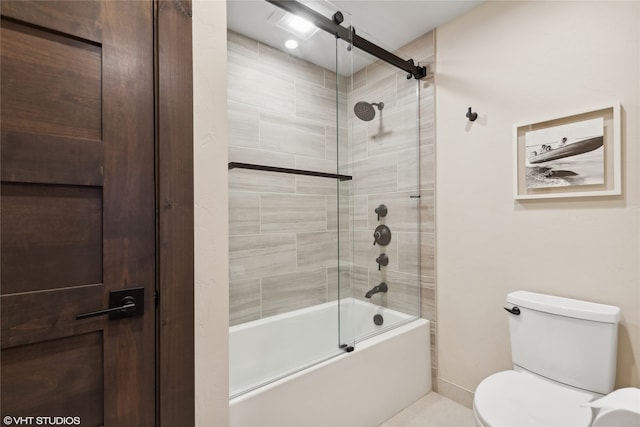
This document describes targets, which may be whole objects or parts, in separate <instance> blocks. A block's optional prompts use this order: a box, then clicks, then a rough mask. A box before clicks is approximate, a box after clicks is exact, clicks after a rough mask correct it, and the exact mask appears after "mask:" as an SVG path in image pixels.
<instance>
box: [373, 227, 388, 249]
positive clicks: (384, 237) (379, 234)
mask: <svg viewBox="0 0 640 427" xmlns="http://www.w3.org/2000/svg"><path fill="white" fill-rule="evenodd" d="M390 241H391V230H390V229H389V227H387V226H386V225H384V224H382V225H379V226H377V227H376V230H375V231H374V232H373V246H375V245H376V243H377V244H379V245H380V246H387V245H388V244H389V242H390Z"/></svg>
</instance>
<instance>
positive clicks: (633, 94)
mask: <svg viewBox="0 0 640 427" xmlns="http://www.w3.org/2000/svg"><path fill="white" fill-rule="evenodd" d="M436 61H437V64H436V116H437V122H436V128H437V147H436V152H437V154H436V165H437V179H436V185H437V187H436V190H437V202H436V206H437V229H436V235H437V236H438V237H437V239H438V241H437V250H436V254H437V289H438V291H437V303H438V361H439V369H438V372H439V382H438V386H439V391H440V392H441V393H444V394H446V395H449V396H450V397H453V398H455V399H456V400H458V401H461V402H464V403H466V404H469V403H470V399H471V397H472V396H471V393H470V392H471V391H473V390H474V389H475V387H476V386H477V385H478V383H479V382H480V381H481V380H482V379H483V378H484V377H486V376H487V375H489V374H491V373H493V372H497V371H500V370H505V369H510V368H511V359H510V358H511V353H510V349H509V336H508V325H507V318H506V315H505V312H504V310H502V307H503V304H504V300H505V296H506V294H507V293H508V292H510V291H512V290H517V289H525V290H530V291H536V292H543V293H549V294H556V295H561V296H566V297H571V298H578V299H584V300H589V301H595V302H601V303H606V304H614V305H617V306H619V307H621V309H622V323H621V327H620V329H619V332H620V333H619V346H618V373H617V380H616V386H617V387H622V386H628V385H635V386H639V385H640V374H639V369H640V270H639V264H640V247H639V246H640V215H639V213H640V210H639V203H640V201H639V199H640V177H639V171H640V149H639V147H638V140H639V139H640V125H639V116H640V3H638V2H633V1H632V2H612V1H603V2H536V1H533V2H526V1H522V2H493V1H492V2H487V3H485V4H483V5H481V6H479V7H477V8H476V9H473V10H472V11H471V12H470V13H468V14H466V15H465V16H463V17H460V18H458V19H456V20H454V21H452V22H450V23H448V24H446V25H444V26H443V27H441V28H439V29H438V30H437V34H436ZM611 100H619V101H620V103H621V105H622V144H623V156H624V157H623V162H622V163H623V171H622V172H623V181H622V182H623V195H622V196H621V197H608V198H602V197H599V198H581V199H563V200H547V201H545V200H537V201H523V202H517V201H514V199H513V195H512V145H513V142H512V126H513V124H514V123H523V122H525V123H526V122H527V121H529V120H531V121H537V120H538V119H540V118H545V117H554V116H558V117H561V116H563V115H565V114H567V113H571V112H575V111H580V110H582V109H588V108H590V107H595V106H599V105H602V104H606V103H608V102H610V101H611ZM469 106H471V107H473V108H474V110H476V111H477V112H478V114H479V118H478V120H477V121H476V122H475V123H473V124H472V125H470V126H469V122H468V121H467V120H466V117H465V113H466V109H467V108H468V107H469Z"/></svg>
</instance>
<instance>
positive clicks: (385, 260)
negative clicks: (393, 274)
mask: <svg viewBox="0 0 640 427" xmlns="http://www.w3.org/2000/svg"><path fill="white" fill-rule="evenodd" d="M376 262H377V263H378V271H380V268H381V267H386V266H387V265H389V257H388V256H387V254H380V256H379V257H378V258H376Z"/></svg>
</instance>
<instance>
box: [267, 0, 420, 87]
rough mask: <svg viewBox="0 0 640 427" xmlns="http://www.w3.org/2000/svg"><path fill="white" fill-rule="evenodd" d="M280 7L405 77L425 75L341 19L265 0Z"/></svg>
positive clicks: (281, 0) (286, 0) (280, 0)
mask: <svg viewBox="0 0 640 427" xmlns="http://www.w3.org/2000/svg"><path fill="white" fill-rule="evenodd" d="M265 1H267V2H269V3H271V4H273V5H274V6H277V7H279V8H280V9H282V10H284V11H287V12H289V13H292V14H294V15H296V16H299V17H300V18H303V19H306V20H307V21H310V22H311V23H312V24H313V25H315V26H316V27H318V28H320V29H321V30H323V31H326V32H327V33H330V34H333V35H334V36H336V37H337V38H339V39H342V40H344V41H346V42H348V43H352V44H353V45H354V46H355V47H357V48H358V49H361V50H363V51H365V52H367V53H369V54H371V55H373V56H375V57H376V58H378V59H381V60H383V61H385V62H387V63H389V64H391V65H393V66H395V67H397V68H400V69H401V70H403V71H406V72H407V73H408V75H407V78H408V79H410V78H411V77H413V78H415V79H416V80H419V79H421V78H423V77H426V75H427V68H426V67H422V66H419V65H415V63H414V61H413V59H408V60H404V59H402V58H400V57H399V56H397V55H394V54H393V53H391V52H389V51H388V50H385V49H383V48H381V47H380V46H378V45H376V44H374V43H371V42H370V41H369V40H367V39H365V38H362V37H360V36H359V35H357V34H356V30H355V28H353V27H352V26H350V27H349V28H345V27H343V26H341V25H340V23H341V22H342V20H341V19H337V18H334V20H331V19H329V18H327V17H325V16H324V15H322V14H320V13H318V12H316V11H315V10H313V9H311V8H310V7H308V6H305V5H304V4H302V3H299V2H297V1H292V0H265ZM336 16H342V14H341V13H340V12H337V13H336V14H335V15H334V17H336Z"/></svg>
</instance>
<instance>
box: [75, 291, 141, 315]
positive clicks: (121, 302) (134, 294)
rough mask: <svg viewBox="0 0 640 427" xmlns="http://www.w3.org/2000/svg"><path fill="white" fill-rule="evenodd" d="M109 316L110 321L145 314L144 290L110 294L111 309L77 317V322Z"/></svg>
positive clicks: (112, 292)
mask: <svg viewBox="0 0 640 427" xmlns="http://www.w3.org/2000/svg"><path fill="white" fill-rule="evenodd" d="M107 314H108V315H109V319H120V318H123V317H132V316H140V315H142V314H144V288H133V289H120V290H117V291H111V292H110V293H109V308H106V309H104V310H97V311H90V312H88V313H80V314H77V315H76V320H80V319H86V318H89V317H96V316H104V315H107Z"/></svg>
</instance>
